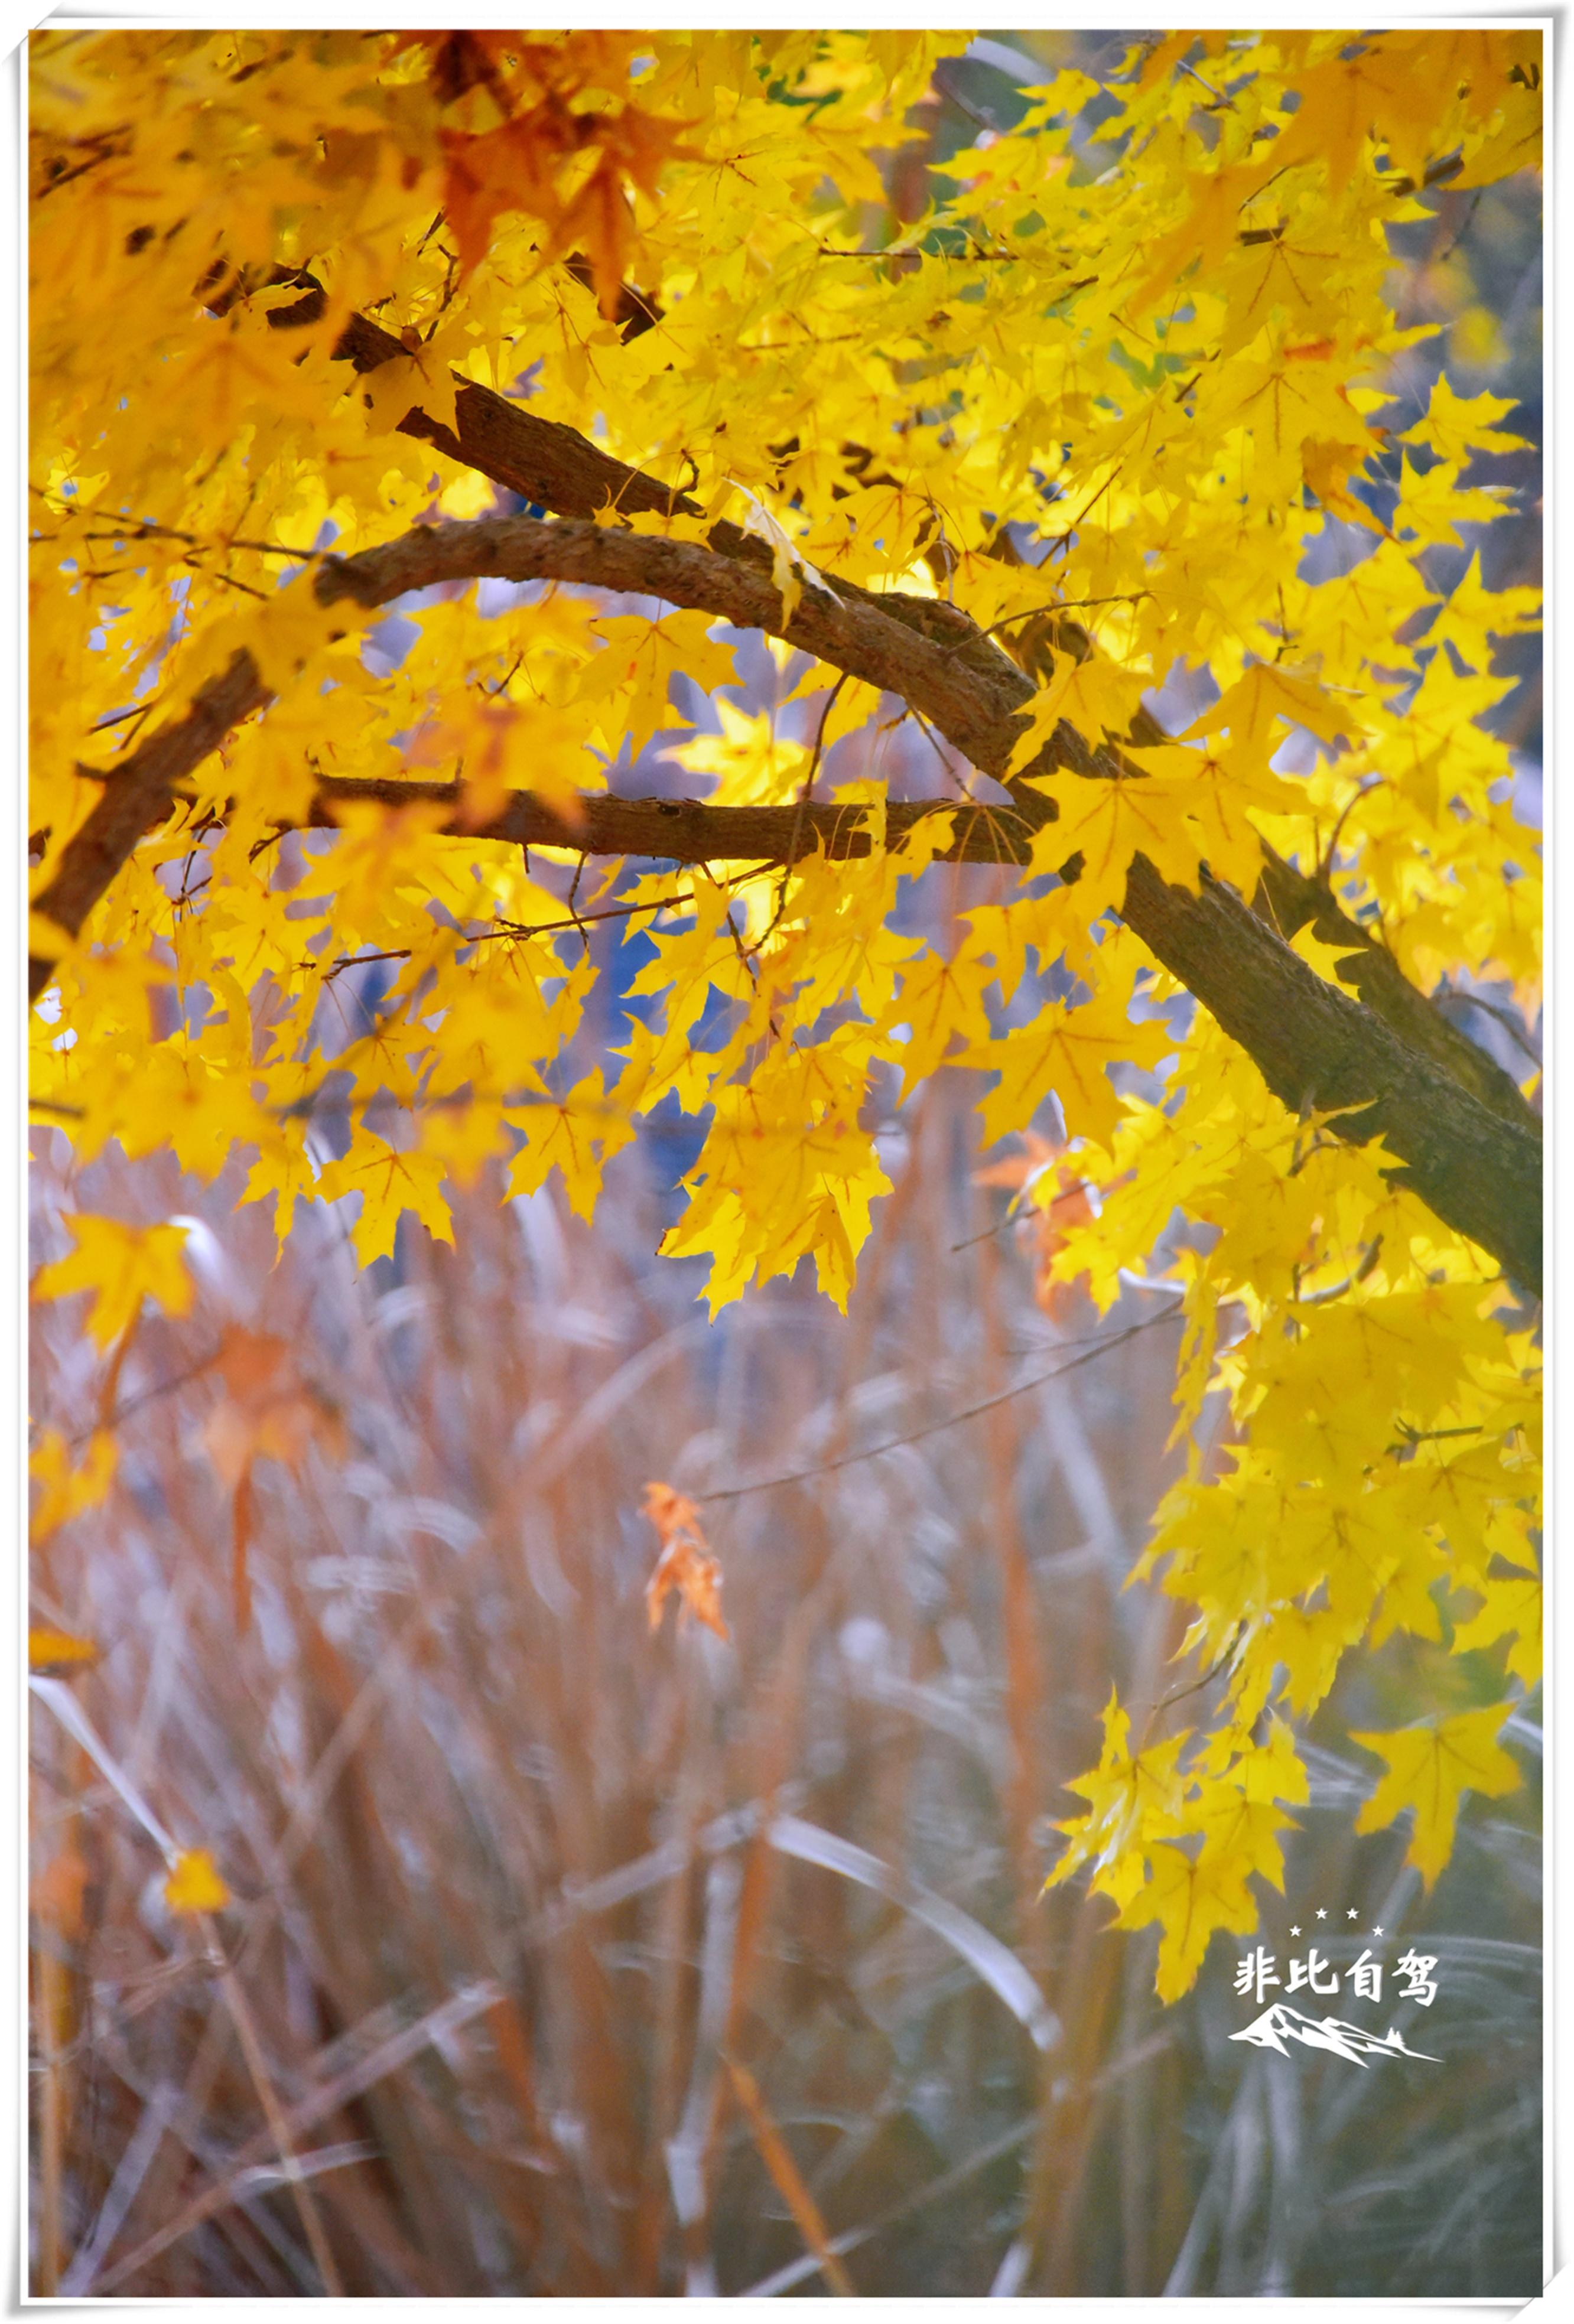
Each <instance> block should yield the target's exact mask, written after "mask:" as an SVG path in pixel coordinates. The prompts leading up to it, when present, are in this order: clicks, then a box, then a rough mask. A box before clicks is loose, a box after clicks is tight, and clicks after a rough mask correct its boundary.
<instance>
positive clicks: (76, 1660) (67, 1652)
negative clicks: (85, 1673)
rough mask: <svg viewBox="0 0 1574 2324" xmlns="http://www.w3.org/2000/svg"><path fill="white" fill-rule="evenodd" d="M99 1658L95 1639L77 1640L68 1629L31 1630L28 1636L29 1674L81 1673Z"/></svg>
mask: <svg viewBox="0 0 1574 2324" xmlns="http://www.w3.org/2000/svg"><path fill="white" fill-rule="evenodd" d="M97 1659H98V1648H97V1645H96V1644H95V1642H94V1640H93V1639H91V1638H80V1637H76V1636H75V1635H74V1634H73V1633H72V1632H71V1631H69V1630H48V1629H45V1630H29V1632H28V1634H27V1667H28V1669H29V1670H30V1671H66V1670H81V1669H83V1668H85V1667H86V1666H87V1665H88V1664H90V1663H96V1662H97Z"/></svg>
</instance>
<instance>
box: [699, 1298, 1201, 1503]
mask: <svg viewBox="0 0 1574 2324" xmlns="http://www.w3.org/2000/svg"><path fill="white" fill-rule="evenodd" d="M1181 1299H1182V1295H1180V1294H1178V1295H1177V1296H1176V1297H1175V1298H1174V1299H1173V1300H1172V1301H1171V1304H1170V1305H1169V1306H1168V1307H1163V1308H1161V1309H1160V1310H1159V1312H1158V1314H1156V1315H1144V1316H1143V1320H1142V1322H1141V1323H1128V1324H1127V1326H1126V1328H1125V1331H1123V1332H1112V1333H1109V1335H1108V1336H1107V1337H1106V1338H1105V1339H1100V1340H1096V1341H1095V1342H1093V1344H1092V1346H1091V1347H1088V1348H1086V1349H1085V1350H1084V1351H1083V1352H1082V1354H1081V1355H1079V1356H1073V1358H1072V1359H1071V1361H1070V1362H1069V1364H1057V1365H1056V1367H1055V1369H1054V1370H1053V1371H1049V1372H1039V1373H1036V1374H1035V1375H1034V1377H1033V1378H1032V1379H1025V1380H1018V1381H1017V1383H1016V1385H1015V1387H1014V1388H1002V1389H1001V1391H1000V1393H999V1395H998V1396H986V1397H985V1398H984V1400H983V1402H982V1403H980V1404H970V1405H968V1406H966V1407H965V1408H964V1409H963V1410H962V1411H961V1412H952V1413H948V1414H947V1416H946V1417H945V1419H944V1420H931V1422H930V1423H929V1424H928V1425H927V1426H925V1427H923V1428H915V1429H913V1430H912V1431H911V1433H910V1434H907V1435H905V1436H893V1437H891V1438H889V1439H888V1440H887V1442H886V1443H884V1444H871V1445H869V1446H868V1447H867V1448H866V1450H865V1451H864V1452H844V1453H843V1454H842V1455H841V1457H840V1458H839V1459H838V1460H836V1461H822V1462H819V1464H818V1465H817V1466H816V1467H814V1468H812V1469H794V1470H792V1471H791V1472H790V1473H789V1474H788V1475H787V1476H784V1477H760V1478H757V1479H756V1480H755V1482H754V1483H753V1484H750V1485H727V1486H725V1487H723V1488H722V1489H720V1490H719V1491H718V1492H714V1493H696V1494H695V1495H694V1499H695V1500H696V1501H697V1502H699V1504H700V1506H701V1507H702V1508H704V1507H708V1506H710V1505H711V1504H712V1503H714V1502H717V1501H739V1500H742V1499H744V1497H745V1494H748V1493H769V1492H772V1491H773V1490H774V1489H775V1488H776V1487H777V1486H778V1485H807V1484H812V1483H813V1481H814V1480H815V1479H816V1478H817V1477H829V1476H830V1475H831V1474H832V1473H833V1472H834V1471H836V1470H838V1469H848V1468H851V1467H852V1466H853V1464H854V1463H855V1462H858V1461H875V1460H878V1459H879V1457H880V1455H881V1453H882V1452H901V1451H902V1449H903V1446H904V1445H908V1444H919V1443H922V1441H923V1439H924V1438H925V1437H926V1436H938V1435H939V1434H940V1432H941V1431H942V1430H943V1429H947V1428H959V1427H960V1425H961V1424H962V1423H963V1421H964V1420H977V1417H978V1416H979V1414H980V1413H985V1412H993V1411H994V1410H995V1406H996V1405H1001V1404H1009V1403H1010V1401H1011V1399H1012V1397H1014V1396H1026V1395H1027V1394H1028V1392H1029V1391H1030V1389H1032V1388H1044V1387H1047V1386H1048V1384H1049V1382H1050V1381H1051V1380H1058V1379H1064V1377H1065V1375H1066V1374H1067V1373H1068V1372H1074V1371H1079V1370H1080V1369H1081V1368H1082V1366H1083V1365H1084V1364H1090V1363H1092V1362H1094V1361H1095V1360H1097V1358H1098V1357H1099V1356H1102V1355H1106V1354H1107V1352H1108V1351H1109V1350H1110V1349H1111V1348H1118V1347H1121V1346H1123V1345H1124V1344H1125V1342H1126V1341H1127V1340H1134V1339H1135V1338H1136V1336H1137V1334H1138V1333H1139V1332H1150V1331H1152V1329H1153V1325H1154V1324H1155V1323H1166V1322H1168V1320H1169V1319H1170V1318H1171V1316H1172V1315H1174V1314H1175V1313H1176V1312H1177V1310H1178V1309H1179V1308H1180V1305H1181ZM1067 1344H1068V1345H1069V1344H1073V1343H1071V1342H1068V1343H1067Z"/></svg>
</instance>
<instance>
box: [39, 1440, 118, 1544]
mask: <svg viewBox="0 0 1574 2324" xmlns="http://www.w3.org/2000/svg"><path fill="white" fill-rule="evenodd" d="M117 1459H118V1454H117V1452H116V1443H115V1438H114V1436H113V1435H112V1434H111V1433H110V1431H109V1430H108V1429H106V1428H96V1429H95V1430H94V1432H93V1434H92V1435H91V1436H90V1437H89V1438H88V1450H87V1453H86V1455H85V1456H84V1458H83V1459H82V1461H81V1462H80V1463H79V1464H78V1465H76V1466H73V1465H72V1462H71V1449H70V1446H69V1444H68V1443H67V1442H66V1439H65V1437H64V1436H63V1435H62V1434H61V1433H60V1430H59V1429H58V1428H46V1429H45V1430H44V1432H43V1434H42V1436H41V1437H40V1438H39V1441H38V1443H37V1445H36V1446H35V1447H34V1449H33V1452H32V1457H31V1459H30V1460H29V1462H28V1464H27V1466H28V1473H29V1474H30V1475H31V1476H33V1477H36V1478H37V1479H38V1481H39V1483H40V1484H41V1485H42V1488H43V1489H42V1492H41V1493H40V1495H39V1497H38V1499H37V1501H36V1502H35V1503H34V1505H33V1511H32V1537H33V1539H34V1540H35V1541H43V1540H45V1539H47V1537H48V1536H49V1535H51V1533H57V1532H58V1531H59V1530H60V1526H63V1525H69V1523H70V1521H71V1519H72V1518H73V1517H79V1515H80V1514H81V1512H82V1511H83V1510H84V1509H92V1508H97V1506H98V1504H99V1502H100V1501H101V1500H102V1499H104V1496H105V1494H106V1492H107V1491H108V1490H109V1487H110V1484H111V1482H112V1480H113V1479H114V1476H115V1471H116V1462H117Z"/></svg>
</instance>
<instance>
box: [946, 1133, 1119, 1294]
mask: <svg viewBox="0 0 1574 2324" xmlns="http://www.w3.org/2000/svg"><path fill="white" fill-rule="evenodd" d="M1018 1135H1019V1137H1020V1138H1021V1139H1022V1144H1023V1150H1022V1152H1021V1153H1020V1154H1007V1155H1005V1156H1004V1157H1002V1158H1001V1160H1000V1161H998V1162H991V1163H989V1164H987V1165H986V1167H985V1168H984V1169H982V1170H975V1171H974V1173H973V1184H974V1185H976V1186H1010V1187H1013V1188H1014V1190H1015V1191H1014V1196H1013V1200H1012V1203H1011V1208H1010V1210H1009V1211H1008V1212H1007V1213H1006V1216H1007V1217H1008V1218H1013V1217H1014V1218H1015V1219H1016V1222H1017V1231H1018V1234H1019V1236H1020V1238H1021V1240H1023V1242H1024V1243H1025V1244H1026V1246H1027V1249H1028V1250H1029V1252H1030V1254H1031V1256H1032V1261H1033V1298H1034V1301H1035V1302H1036V1304H1037V1305H1039V1306H1040V1307H1042V1310H1043V1312H1044V1314H1046V1315H1048V1316H1050V1317H1051V1319H1052V1320H1057V1321H1058V1320H1059V1319H1060V1317H1061V1315H1062V1314H1064V1312H1065V1310H1066V1309H1067V1308H1068V1307H1069V1305H1071V1304H1072V1300H1073V1296H1074V1294H1075V1290H1076V1285H1075V1284H1073V1283H1057V1282H1056V1281H1054V1280H1053V1279H1052V1277H1051V1274H1050V1266H1051V1261H1052V1260H1053V1259H1054V1258H1055V1255H1056V1253H1057V1252H1058V1251H1060V1250H1062V1249H1063V1248H1064V1246H1065V1244H1066V1242H1067V1240H1068V1239H1069V1232H1070V1230H1071V1229H1072V1228H1073V1227H1084V1226H1087V1225H1088V1223H1089V1222H1090V1221H1091V1220H1092V1218H1093V1216H1094V1211H1093V1203H1092V1198H1091V1195H1090V1194H1089V1191H1088V1184H1087V1181H1086V1180H1085V1179H1084V1178H1082V1177H1081V1176H1079V1173H1078V1171H1077V1167H1076V1164H1075V1161H1074V1160H1073V1158H1072V1157H1071V1155H1070V1153H1069V1150H1068V1148H1065V1147H1064V1146H1060V1145H1057V1144H1056V1143H1055V1141H1054V1140H1053V1139H1049V1138H1041V1137H1040V1136H1039V1135H1038V1132H1037V1131H1036V1130H1021V1131H1019V1132H1018ZM1085 1279H1086V1278H1085V1277H1079V1278H1078V1280H1079V1281H1083V1280H1085Z"/></svg>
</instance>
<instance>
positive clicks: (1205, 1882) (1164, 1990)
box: [1116, 1841, 1257, 2001]
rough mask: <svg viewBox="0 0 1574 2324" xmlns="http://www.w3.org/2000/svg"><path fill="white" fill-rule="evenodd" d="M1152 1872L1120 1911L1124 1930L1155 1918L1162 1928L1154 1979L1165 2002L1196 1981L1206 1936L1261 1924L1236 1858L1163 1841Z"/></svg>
mask: <svg viewBox="0 0 1574 2324" xmlns="http://www.w3.org/2000/svg"><path fill="white" fill-rule="evenodd" d="M1116 1920H1117V1922H1118V1924H1119V1926H1120V1927H1121V1928H1123V1929H1140V1928H1145V1927H1146V1926H1147V1924H1148V1923H1150V1922H1152V1921H1157V1922H1158V1923H1159V1925H1160V1928H1161V1929H1162V1932H1163V1933H1162V1937H1161V1939H1160V1942H1159V1969H1158V1977H1157V1979H1156V1985H1157V1990H1158V1995H1159V1998H1160V2000H1161V2001H1178V2000H1179V1999H1180V1996H1181V1995H1182V1994H1183V1993H1185V1992H1186V1991H1187V1990H1188V1989H1189V1988H1190V1987H1191V1986H1192V1985H1194V1984H1195V1983H1196V1981H1197V1972H1198V1970H1199V1969H1200V1968H1201V1967H1202V1959H1203V1955H1204V1954H1205V1953H1206V1952H1207V1950H1208V1940H1209V1938H1210V1937H1211V1936H1212V1935H1213V1933H1214V1931H1215V1930H1216V1929H1227V1930H1228V1931H1229V1932H1230V1933H1231V1934H1232V1935H1235V1936H1243V1935H1245V1933H1246V1932H1247V1931H1249V1930H1251V1929H1255V1927H1256V1925H1257V1904H1256V1899H1255V1897H1254V1896H1253V1895H1252V1893H1251V1890H1250V1889H1249V1888H1248V1887H1247V1886H1246V1885H1245V1872H1244V1871H1243V1870H1242V1868H1241V1867H1240V1866H1239V1865H1238V1864H1237V1863H1236V1862H1235V1861H1234V1860H1233V1859H1232V1858H1229V1857H1227V1856H1225V1855H1222V1854H1210V1853H1209V1852H1208V1849H1204V1850H1203V1851H1202V1853H1201V1854H1200V1855H1199V1856H1195V1857H1192V1856H1188V1855H1187V1853H1186V1851H1185V1849H1182V1848H1180V1847H1178V1846H1177V1845H1176V1844H1175V1843H1174V1842H1173V1841H1161V1842H1160V1843H1159V1845H1158V1846H1157V1847H1156V1848H1155V1849H1154V1850H1153V1875H1152V1877H1151V1878H1150V1879H1149V1880H1147V1881H1146V1882H1145V1883H1144V1884H1143V1886H1142V1887H1141V1888H1139V1889H1138V1891H1137V1893H1136V1894H1135V1895H1134V1896H1133V1897H1132V1898H1131V1900H1130V1901H1129V1903H1127V1904H1125V1906H1124V1907H1123V1908H1122V1910H1121V1911H1120V1913H1119V1914H1117V1915H1116Z"/></svg>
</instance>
